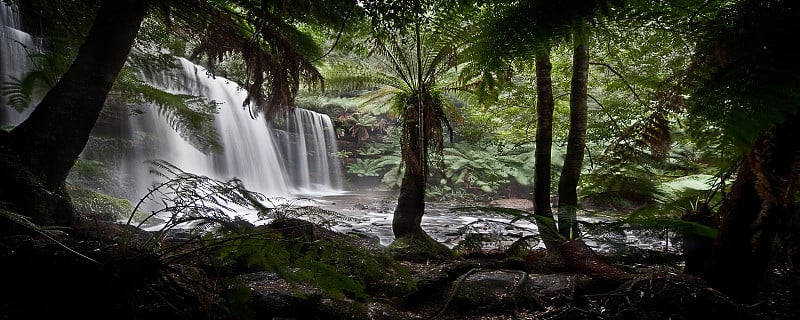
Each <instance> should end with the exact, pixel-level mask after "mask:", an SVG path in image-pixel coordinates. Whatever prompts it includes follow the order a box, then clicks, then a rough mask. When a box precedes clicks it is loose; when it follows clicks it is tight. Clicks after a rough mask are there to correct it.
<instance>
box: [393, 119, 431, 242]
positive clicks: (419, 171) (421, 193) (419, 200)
mask: <svg viewBox="0 0 800 320" xmlns="http://www.w3.org/2000/svg"><path fill="white" fill-rule="evenodd" d="M420 116H421V115H420V112H419V108H417V107H416V106H409V107H407V108H406V110H405V111H404V113H403V133H402V139H401V154H402V158H403V165H404V167H405V173H404V174H403V180H402V182H401V184H400V195H399V196H398V199H397V207H396V208H395V210H394V217H393V219H392V232H393V233H394V236H395V238H401V237H405V236H417V235H422V234H425V231H423V230H422V227H421V226H420V224H421V222H422V215H423V214H424V213H425V189H426V183H427V178H428V159H427V152H426V151H427V141H426V139H425V137H424V136H423V132H422V129H421V128H420Z"/></svg>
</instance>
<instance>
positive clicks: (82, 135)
mask: <svg viewBox="0 0 800 320" xmlns="http://www.w3.org/2000/svg"><path fill="white" fill-rule="evenodd" d="M146 11H147V1H145V0H106V1H103V2H102V3H101V5H100V8H99V10H98V11H97V15H96V18H95V21H94V24H93V25H92V28H91V30H90V31H89V33H88V35H87V37H86V40H85V41H84V43H83V45H82V46H81V48H80V50H79V52H78V56H77V57H76V59H75V61H74V62H73V63H72V65H71V66H70V68H69V70H67V72H66V73H65V74H64V75H63V76H62V77H61V78H60V79H59V81H58V83H57V84H56V85H55V87H53V88H52V89H51V90H50V91H49V92H48V93H47V95H45V97H44V99H43V100H42V102H41V103H39V105H38V106H36V109H35V110H34V111H33V113H32V114H31V115H30V117H29V118H28V119H26V120H25V121H24V122H22V123H21V124H20V125H19V126H17V127H16V128H15V129H14V130H13V131H11V133H10V134H8V135H4V137H3V139H2V140H0V143H2V148H3V152H4V153H7V154H6V156H4V157H2V159H0V161H2V162H4V163H3V164H2V165H0V170H3V171H6V170H17V172H3V173H2V174H3V177H2V178H3V182H2V185H0V201H6V202H10V203H12V204H13V205H12V206H11V207H10V209H12V210H14V211H17V212H18V213H21V214H24V215H28V216H30V217H32V218H34V222H37V223H43V224H51V223H56V224H60V225H64V224H68V223H69V222H70V221H71V220H72V215H73V212H72V208H71V205H69V201H68V197H67V195H66V192H65V190H64V188H65V187H64V180H65V179H66V176H67V174H68V173H69V170H70V169H71V168H72V166H73V165H74V163H75V161H76V160H77V158H78V155H79V154H80V153H81V151H82V150H83V148H84V146H85V145H86V142H87V141H88V139H89V134H90V132H91V131H92V128H93V127H94V124H95V121H96V120H97V118H98V116H99V114H100V111H101V110H102V108H103V104H104V102H105V99H106V96H107V94H108V92H109V90H110V89H111V86H112V85H113V84H114V81H115V80H116V77H117V75H118V74H119V72H120V70H121V69H122V66H123V65H124V64H125V61H126V59H127V57H128V53H129V52H130V49H131V46H132V44H133V40H134V38H135V37H136V34H137V32H138V30H139V25H140V23H141V22H142V20H143V19H144V16H145V14H146ZM50 196H52V197H53V199H50V200H47V199H43V197H45V198H48V197H50Z"/></svg>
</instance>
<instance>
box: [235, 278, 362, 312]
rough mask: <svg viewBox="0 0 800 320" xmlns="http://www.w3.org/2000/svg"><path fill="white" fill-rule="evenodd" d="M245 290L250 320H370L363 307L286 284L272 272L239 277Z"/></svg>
mask: <svg viewBox="0 0 800 320" xmlns="http://www.w3.org/2000/svg"><path fill="white" fill-rule="evenodd" d="M239 280H240V281H242V285H243V286H244V287H245V288H248V289H249V291H250V292H249V293H250V299H249V301H248V303H247V305H246V308H247V309H248V310H247V312H248V313H249V315H250V316H252V317H253V318H254V319H273V318H292V319H348V320H350V319H352V320H358V319H370V317H369V315H368V313H367V308H365V307H364V306H363V305H361V304H360V303H358V302H355V301H353V300H350V299H343V298H334V297H331V296H329V295H326V294H325V293H324V292H322V291H320V290H318V289H316V288H314V287H312V286H309V285H305V284H302V283H294V284H292V283H289V282H287V281H286V280H284V279H282V278H281V277H280V276H278V275H277V274H275V273H270V272H256V273H251V274H246V275H242V276H240V277H239Z"/></svg>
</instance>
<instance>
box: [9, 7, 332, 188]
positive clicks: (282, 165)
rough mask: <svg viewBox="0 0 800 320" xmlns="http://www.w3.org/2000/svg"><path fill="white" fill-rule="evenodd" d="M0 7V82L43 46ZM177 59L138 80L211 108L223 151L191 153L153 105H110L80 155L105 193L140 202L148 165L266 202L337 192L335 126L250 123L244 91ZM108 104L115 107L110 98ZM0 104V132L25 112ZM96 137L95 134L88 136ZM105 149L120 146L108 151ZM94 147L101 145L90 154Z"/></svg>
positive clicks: (323, 121)
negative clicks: (106, 182) (109, 187)
mask: <svg viewBox="0 0 800 320" xmlns="http://www.w3.org/2000/svg"><path fill="white" fill-rule="evenodd" d="M0 10H2V11H0V60H2V61H1V62H2V64H0V82H2V83H5V82H7V81H9V80H12V81H13V79H18V78H19V77H20V76H22V75H23V74H24V73H25V72H28V71H30V70H33V68H35V65H34V63H33V61H31V59H30V58H29V54H30V53H31V52H40V51H41V49H40V48H42V47H43V46H42V44H41V40H40V39H36V38H34V37H32V36H31V35H30V34H27V33H25V32H22V31H20V28H21V25H20V16H19V10H18V8H17V7H16V6H9V5H7V4H6V3H5V2H3V3H0ZM176 61H177V63H178V65H179V67H178V68H177V69H174V70H168V71H163V70H162V71H142V72H141V74H140V79H142V80H143V81H145V82H147V83H148V84H150V85H152V86H154V87H157V88H159V89H162V90H165V91H167V92H170V93H174V94H187V95H193V96H200V97H204V98H206V99H209V100H213V101H215V102H216V103H218V107H217V109H218V114H216V116H215V119H214V127H215V128H216V131H217V133H218V134H219V140H220V142H221V144H222V147H223V150H222V152H221V153H217V154H204V153H202V152H200V151H198V150H197V149H196V148H195V147H194V146H192V145H191V144H190V143H188V142H187V141H186V140H185V139H184V138H182V137H181V135H180V134H179V133H178V132H176V131H175V130H173V129H172V128H170V126H169V123H168V120H167V119H166V118H165V116H164V115H163V114H162V112H159V110H158V108H157V106H155V105H149V104H145V105H141V106H134V108H130V106H119V105H117V106H115V107H116V109H117V110H118V111H114V112H117V113H118V115H117V116H119V115H121V116H119V117H118V118H119V119H112V120H108V119H102V118H101V119H100V120H99V121H98V126H96V127H95V131H96V132H94V133H93V138H92V139H93V140H92V141H90V143H89V146H88V147H87V149H85V150H84V156H86V155H87V154H89V155H91V156H90V157H89V159H92V160H100V161H103V162H104V163H105V164H106V165H107V166H108V167H109V169H111V171H112V173H113V175H114V179H113V180H114V181H115V184H118V185H119V186H117V187H116V188H118V189H121V191H119V190H115V192H111V193H112V194H115V195H117V196H125V197H127V198H129V199H130V200H133V201H137V200H138V199H139V198H140V197H142V196H143V195H144V194H145V193H146V192H147V191H148V189H149V188H150V187H152V185H153V184H154V183H156V182H157V181H158V177H157V176H155V175H153V174H151V173H150V169H151V167H150V165H148V164H147V163H146V161H147V160H164V161H167V162H169V163H171V164H173V165H175V166H176V167H178V168H180V169H181V170H183V171H186V172H190V173H194V174H198V175H204V176H209V177H212V178H216V179H219V180H228V179H231V178H238V179H240V180H242V182H243V183H244V185H245V187H247V188H248V189H250V190H253V191H258V192H261V193H263V194H264V195H266V196H268V197H293V196H299V195H314V194H329V193H332V192H336V191H338V190H340V189H341V188H342V178H341V173H340V171H341V168H340V164H339V159H338V154H337V148H336V141H335V134H334V128H333V125H332V123H331V120H330V118H329V117H328V116H327V115H323V114H319V113H316V112H313V111H310V110H303V109H293V110H292V111H290V112H287V113H285V114H283V115H282V116H281V117H279V119H278V122H280V124H277V125H273V124H272V123H267V122H266V121H265V120H264V119H263V117H261V118H256V119H253V118H251V116H250V113H249V112H248V110H245V109H243V108H242V102H243V101H244V99H246V94H245V92H244V91H243V90H242V89H241V88H240V87H238V86H237V85H236V84H234V83H233V82H231V81H229V80H227V79H224V78H222V77H212V76H210V73H209V72H208V71H207V70H206V69H204V68H203V67H201V66H198V65H195V64H193V63H191V62H190V61H188V60H186V59H182V58H178V59H176ZM110 101H111V103H110V105H112V106H113V105H115V103H114V101H113V99H110ZM33 102H34V103H35V101H33ZM0 103H1V104H0V125H2V126H1V128H5V129H7V126H9V125H10V126H14V125H17V124H19V123H20V122H22V121H23V120H24V119H25V118H27V116H28V115H29V114H30V111H31V109H32V108H27V109H26V110H25V111H24V112H17V111H15V110H13V109H11V108H9V105H8V101H7V99H6V98H5V97H0ZM107 109H108V108H107ZM129 109H137V110H141V111H143V112H130V111H129ZM119 110H121V112H119ZM106 111H108V110H106ZM112 113H113V112H112ZM115 117H116V116H115ZM98 133H99V134H100V135H101V136H96V135H95V134H98ZM102 135H109V136H102ZM120 140H121V141H124V142H122V143H119V142H118V141H120ZM93 141H94V142H93ZM114 141H117V142H114ZM112 144H119V145H124V146H125V147H121V148H117V149H114V148H116V147H114V146H111V145H112ZM98 145H99V146H100V148H96V149H94V150H89V149H90V148H91V147H92V146H95V147H96V146H98ZM109 150H112V151H109ZM101 158H102V159H101ZM104 160H108V161H104Z"/></svg>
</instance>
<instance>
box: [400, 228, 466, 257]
mask: <svg viewBox="0 0 800 320" xmlns="http://www.w3.org/2000/svg"><path fill="white" fill-rule="evenodd" d="M389 252H391V253H392V256H393V257H394V258H395V259H396V260H400V261H414V262H427V261H448V260H452V259H454V258H455V257H456V256H455V254H454V252H453V250H450V248H448V247H447V246H445V245H443V244H441V243H439V242H437V241H436V240H434V239H433V238H431V237H430V236H429V235H427V234H425V233H423V234H418V235H415V234H410V235H408V236H404V237H400V238H397V239H395V240H394V241H393V242H392V244H390V245H389Z"/></svg>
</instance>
